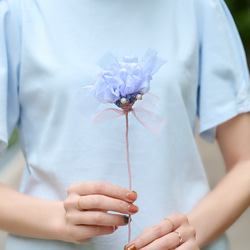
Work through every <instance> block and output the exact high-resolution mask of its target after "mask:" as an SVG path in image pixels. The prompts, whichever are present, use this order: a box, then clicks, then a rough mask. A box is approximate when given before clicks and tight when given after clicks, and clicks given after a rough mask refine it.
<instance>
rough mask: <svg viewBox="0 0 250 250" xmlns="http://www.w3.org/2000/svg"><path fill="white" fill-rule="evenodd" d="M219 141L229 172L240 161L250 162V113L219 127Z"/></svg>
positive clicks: (217, 134) (217, 135) (217, 133)
mask: <svg viewBox="0 0 250 250" xmlns="http://www.w3.org/2000/svg"><path fill="white" fill-rule="evenodd" d="M216 137H217V141H218V143H219V146H220V149H221V152H222V154H223V157H224V160H225V163H226V167H227V170H230V169H231V168H232V167H233V166H235V165H236V164H237V163H239V162H240V161H250V113H244V114H241V115H238V116H236V117H235V118H233V119H231V120H229V121H227V122H225V123H222V124H221V125H219V126H218V127H217V132H216Z"/></svg>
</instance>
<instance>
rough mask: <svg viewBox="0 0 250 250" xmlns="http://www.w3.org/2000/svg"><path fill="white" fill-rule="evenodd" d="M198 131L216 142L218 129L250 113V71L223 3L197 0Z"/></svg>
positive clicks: (219, 0) (240, 43)
mask: <svg viewBox="0 0 250 250" xmlns="http://www.w3.org/2000/svg"><path fill="white" fill-rule="evenodd" d="M198 2H199V8H198V15H199V17H198V26H199V35H200V75H199V88H198V99H197V107H198V109H197V113H198V117H199V121H200V122H199V124H200V125H199V132H200V134H201V136H202V137H203V138H204V139H206V140H208V141H213V140H214V138H215V133H216V127H217V126H218V125H219V124H221V123H223V122H226V121H227V120H229V119H231V118H233V117H235V116H236V115H238V114H240V113H245V112H248V111H249V110H250V89H249V70H248V67H247V62H246V56H245V52H244V49H243V46H242V42H241V40H240V37H239V34H238V31H237V29H236V26H235V23H234V21H233V18H232V16H231V14H230V12H229V10H228V8H227V6H226V4H225V2H224V1H223V0H198Z"/></svg>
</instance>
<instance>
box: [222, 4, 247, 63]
mask: <svg viewBox="0 0 250 250" xmlns="http://www.w3.org/2000/svg"><path fill="white" fill-rule="evenodd" d="M225 2H226V3H227V5H228V7H229V9H230V11H231V13H232V15H233V17H234V20H235V23H236V25H237V27H238V30H239V33H240V35H241V38H242V41H243V44H244V47H245V50H246V53H247V57H248V64H250V0H225Z"/></svg>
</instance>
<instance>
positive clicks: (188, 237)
mask: <svg viewBox="0 0 250 250" xmlns="http://www.w3.org/2000/svg"><path fill="white" fill-rule="evenodd" d="M189 245H191V248H185V247H186V246H187V247H188V246H189ZM180 246H184V247H182V248H181V249H186V250H188V249H190V250H191V249H192V250H196V249H199V248H198V244H197V242H196V240H195V230H194V228H193V227H192V226H191V225H190V224H189V222H188V219H187V217H186V216H185V215H171V216H169V217H168V218H166V219H165V220H163V221H160V222H159V223H157V224H156V225H154V226H151V227H148V228H146V229H145V230H144V231H143V233H142V234H141V235H140V236H139V237H137V238H136V239H135V240H133V241H132V242H131V243H130V244H129V245H128V246H127V247H125V248H124V249H125V250H139V249H142V250H153V249H158V250H161V249H162V250H172V249H178V250H179V247H180Z"/></svg>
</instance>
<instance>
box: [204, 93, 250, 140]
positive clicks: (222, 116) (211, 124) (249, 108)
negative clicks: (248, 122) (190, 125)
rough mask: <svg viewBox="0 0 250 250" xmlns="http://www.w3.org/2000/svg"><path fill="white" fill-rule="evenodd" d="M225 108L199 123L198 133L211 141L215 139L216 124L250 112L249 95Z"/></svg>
mask: <svg viewBox="0 0 250 250" xmlns="http://www.w3.org/2000/svg"><path fill="white" fill-rule="evenodd" d="M227 110H228V111H227ZM227 110H223V111H221V112H217V113H215V114H213V118H211V119H207V120H208V122H203V124H200V128H199V134H200V136H201V137H202V138H203V139H204V140H206V141H208V142H213V141H214V140H215V136H216V128H217V126H218V125H220V124H222V123H224V122H226V121H228V120H230V119H232V118H234V117H235V116H237V115H239V114H243V113H247V112H250V97H249V98H247V99H246V100H245V102H244V103H241V104H239V105H237V106H236V107H232V106H231V105H230V106H229V107H228V108H227Z"/></svg>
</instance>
